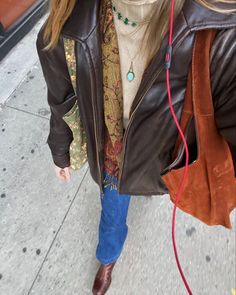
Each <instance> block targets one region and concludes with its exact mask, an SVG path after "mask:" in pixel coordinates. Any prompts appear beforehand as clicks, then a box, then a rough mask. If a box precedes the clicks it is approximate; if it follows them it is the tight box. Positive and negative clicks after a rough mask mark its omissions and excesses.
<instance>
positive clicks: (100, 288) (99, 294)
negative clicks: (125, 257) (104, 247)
mask: <svg viewBox="0 0 236 295" xmlns="http://www.w3.org/2000/svg"><path fill="white" fill-rule="evenodd" d="M115 263H116V261H115V262H112V263H110V264H101V265H100V267H99V269H98V271H97V274H96V277H95V280H94V283H93V295H104V294H105V293H106V291H107V290H108V288H109V287H110V284H111V273H112V270H113V267H114V265H115Z"/></svg>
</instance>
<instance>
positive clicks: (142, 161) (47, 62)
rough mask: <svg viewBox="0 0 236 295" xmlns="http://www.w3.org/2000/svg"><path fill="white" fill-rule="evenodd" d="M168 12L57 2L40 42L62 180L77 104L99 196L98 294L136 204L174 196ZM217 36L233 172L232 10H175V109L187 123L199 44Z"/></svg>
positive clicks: (219, 102)
mask: <svg viewBox="0 0 236 295" xmlns="http://www.w3.org/2000/svg"><path fill="white" fill-rule="evenodd" d="M169 9H170V0H168V1H167V0H165V1H161V0H101V1H90V0H89V1H87V0H86V1H83V0H78V1H77V0H73V1H72V0H51V5H50V11H49V16H48V18H47V21H46V22H45V24H44V25H43V27H42V28H41V30H40V32H39V34H38V39H37V50H38V54H39V58H40V62H41V65H42V69H43V73H44V77H45V80H46V83H47V86H48V103H49V105H50V108H51V119H50V133H49V136H48V140H47V142H48V144H49V147H50V149H51V152H52V157H53V161H54V164H55V170H56V175H57V176H58V177H59V178H60V179H62V180H64V181H68V180H69V179H70V169H71V168H70V164H71V163H70V146H71V143H72V142H73V140H75V138H73V134H72V131H71V129H70V128H69V126H68V125H67V124H66V122H65V121H64V120H63V118H64V116H65V115H66V114H68V113H70V110H71V109H72V108H73V106H75V104H77V105H78V109H79V114H80V120H81V124H82V128H83V129H84V133H85V136H86V154H87V160H88V163H89V168H90V172H91V175H92V177H93V179H94V181H95V182H96V183H97V184H98V185H99V188H100V193H101V195H100V197H101V205H102V210H101V219H100V224H99V243H98V246H97V251H96V256H97V259H98V260H99V261H100V263H101V265H100V267H99V270H98V272H97V275H96V277H95V281H94V285H93V294H105V292H106V291H107V290H108V288H109V286H110V283H111V273H112V269H113V267H114V265H115V262H116V261H117V259H118V257H119V256H120V254H121V251H122V249H123V246H124V242H125V240H126V237H127V233H128V227H127V224H126V217H127V213H128V207H129V202H130V197H131V195H144V196H149V195H163V194H165V193H168V190H167V188H166V187H165V185H164V183H163V181H162V180H161V171H162V170H163V169H164V167H167V166H168V164H170V159H171V153H172V150H173V147H174V145H175V141H176V137H177V130H176V128H175V126H174V122H173V119H172V117H171V114H170V112H169V108H168V100H167V90H166V86H165V71H164V67H163V64H164V63H165V53H166V48H167V39H168V34H167V32H168V29H169V27H168V26H169ZM210 28H215V29H218V32H217V36H216V38H215V39H214V43H213V46H212V50H211V69H210V73H211V85H212V96H213V98H214V107H215V120H216V124H217V128H218V130H219V132H220V134H221V135H222V136H223V137H224V138H225V139H226V140H227V142H228V143H229V146H230V148H231V152H232V157H233V159H234V162H235V159H236V136H235V134H236V116H235V112H236V75H235V73H236V71H235V67H233V57H234V55H235V52H236V42H235V35H236V13H235V1H234V0H232V1H231V0H227V1H226V0H225V1H223V0H222V1H210V0H209V1H206V0H195V1H194V0H185V1H184V0H176V1H175V11H174V35H173V56H172V66H171V74H172V76H171V85H172V97H173V104H174V105H175V107H176V113H177V114H178V116H180V114H181V110H182V107H183V100H184V93H185V90H186V84H187V74H188V70H189V66H190V64H191V57H192V48H193V42H194V37H195V34H196V32H197V31H198V30H205V29H210ZM65 41H66V42H72V43H70V44H73V50H74V52H75V56H74V59H75V66H74V69H73V71H72V70H71V68H70V67H69V70H68V60H69V63H70V61H71V59H72V58H71V57H70V56H67V52H65V48H66V45H65ZM48 49H49V50H48ZM72 72H73V74H71V73H72ZM192 132H194V130H192Z"/></svg>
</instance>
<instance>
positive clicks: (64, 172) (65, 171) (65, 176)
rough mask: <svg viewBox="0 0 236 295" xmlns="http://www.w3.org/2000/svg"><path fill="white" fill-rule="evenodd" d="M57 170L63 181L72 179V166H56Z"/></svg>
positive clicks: (57, 174)
mask: <svg viewBox="0 0 236 295" xmlns="http://www.w3.org/2000/svg"><path fill="white" fill-rule="evenodd" d="M55 172H56V176H57V177H58V178H59V179H60V180H62V181H66V182H67V181H70V179H71V173H70V167H65V168H60V167H57V166H55Z"/></svg>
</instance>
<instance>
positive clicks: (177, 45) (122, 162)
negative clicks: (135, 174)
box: [118, 31, 189, 191]
mask: <svg viewBox="0 0 236 295" xmlns="http://www.w3.org/2000/svg"><path fill="white" fill-rule="evenodd" d="M188 34H189V31H187V32H186V33H185V34H184V33H183V35H182V36H183V37H185V36H187V35H188ZM182 36H180V37H179V38H180V40H179V41H178V42H177V44H176V45H175V46H173V50H174V49H177V48H179V46H180V43H181V40H182ZM164 67H165V65H162V66H160V68H159V70H158V71H157V73H156V75H155V76H154V78H153V79H152V80H151V82H150V86H149V87H148V88H147V90H146V91H145V93H144V94H143V95H142V96H141V98H140V100H139V102H138V104H137V105H136V107H135V109H134V110H133V112H132V114H131V116H130V120H129V123H128V126H127V128H126V130H125V133H124V137H123V150H122V156H121V164H120V166H121V169H120V172H119V176H118V191H120V181H121V176H122V173H123V168H124V156H125V148H126V140H127V136H128V132H129V129H130V125H131V124H132V121H133V119H134V115H135V113H136V111H137V109H138V107H139V105H140V104H141V102H142V101H143V98H144V97H145V95H146V94H147V92H148V91H149V90H150V88H151V87H152V84H153V83H154V81H155V80H156V79H157V77H158V76H159V74H160V73H161V71H162V70H163V68H164ZM130 109H132V105H131V108H130Z"/></svg>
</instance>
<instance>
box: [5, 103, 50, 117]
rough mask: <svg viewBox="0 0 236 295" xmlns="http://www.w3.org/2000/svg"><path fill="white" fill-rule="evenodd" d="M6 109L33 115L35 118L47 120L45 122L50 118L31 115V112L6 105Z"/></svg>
mask: <svg viewBox="0 0 236 295" xmlns="http://www.w3.org/2000/svg"><path fill="white" fill-rule="evenodd" d="M5 107H7V108H10V109H13V110H16V111H19V112H23V113H26V114H29V115H32V116H35V117H39V118H41V119H45V120H48V121H49V118H46V117H43V116H40V115H38V114H34V113H31V112H29V111H26V110H22V109H19V108H16V107H12V106H9V105H7V104H5Z"/></svg>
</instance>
